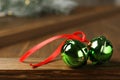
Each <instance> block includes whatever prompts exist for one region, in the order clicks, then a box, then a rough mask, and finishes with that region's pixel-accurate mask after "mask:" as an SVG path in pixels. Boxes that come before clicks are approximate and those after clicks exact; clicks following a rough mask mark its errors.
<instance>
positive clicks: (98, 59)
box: [88, 36, 113, 64]
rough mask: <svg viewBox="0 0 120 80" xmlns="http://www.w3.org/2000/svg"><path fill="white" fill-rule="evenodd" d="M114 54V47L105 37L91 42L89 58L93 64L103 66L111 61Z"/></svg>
mask: <svg viewBox="0 0 120 80" xmlns="http://www.w3.org/2000/svg"><path fill="white" fill-rule="evenodd" d="M112 53H113V46H112V44H111V42H110V41H109V40H107V39H106V38H105V37H104V36H100V37H97V38H94V39H93V40H91V46H90V48H89V53H88V54H89V58H90V60H91V61H92V62H93V64H101V63H104V62H106V61H109V59H110V58H111V56H112Z"/></svg>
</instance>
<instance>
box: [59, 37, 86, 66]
mask: <svg viewBox="0 0 120 80" xmlns="http://www.w3.org/2000/svg"><path fill="white" fill-rule="evenodd" d="M61 53H62V59H63V61H64V62H65V63H66V64H67V65H68V66H70V67H79V66H82V65H85V64H86V63H87V59H88V49H87V47H86V46H85V44H83V43H81V42H80V41H78V40H71V39H70V40H67V41H66V42H65V44H64V45H63V47H62V50H61Z"/></svg>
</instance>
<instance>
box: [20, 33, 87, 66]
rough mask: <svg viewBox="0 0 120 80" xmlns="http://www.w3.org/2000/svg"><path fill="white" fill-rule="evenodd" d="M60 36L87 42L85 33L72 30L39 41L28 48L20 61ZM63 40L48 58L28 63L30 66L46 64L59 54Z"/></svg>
mask: <svg viewBox="0 0 120 80" xmlns="http://www.w3.org/2000/svg"><path fill="white" fill-rule="evenodd" d="M61 38H65V39H66V40H67V39H75V40H79V41H80V42H87V43H89V41H88V40H87V39H86V36H85V34H84V33H83V32H82V31H78V32H74V33H73V34H63V35H57V36H53V37H51V38H49V39H47V40H45V41H43V42H41V43H39V44H38V45H36V46H34V47H33V48H32V49H30V50H28V51H27V52H26V53H25V54H24V55H23V56H22V57H21V58H20V62H23V61H24V60H25V59H26V58H28V57H29V56H30V55H32V54H33V53H34V52H36V51H37V50H39V49H40V48H42V47H44V46H45V45H47V44H48V43H51V42H52V41H54V40H57V39H61ZM66 40H65V41H66ZM65 41H63V42H62V43H61V44H60V45H59V47H58V48H57V49H56V50H55V51H54V52H53V53H52V54H51V55H50V56H49V57H48V58H46V59H45V60H43V61H42V62H39V63H37V64H30V66H32V67H33V68H36V67H39V66H42V65H44V64H47V63H49V62H51V61H52V60H54V59H55V58H56V57H57V56H58V55H59V54H60V52H61V48H62V46H63V45H64V43H65Z"/></svg>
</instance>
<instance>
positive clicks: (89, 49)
mask: <svg viewBox="0 0 120 80" xmlns="http://www.w3.org/2000/svg"><path fill="white" fill-rule="evenodd" d="M61 53H62V59H63V61H64V62H65V63H66V64H67V65H68V66H70V67H79V66H82V65H85V64H86V63H87V60H88V59H90V61H92V63H93V64H102V63H105V62H107V61H109V60H110V58H111V56H112V53H113V46H112V44H111V42H110V41H109V40H107V39H106V38H105V37H104V36H100V37H97V38H94V39H92V40H91V41H90V45H87V46H86V45H85V44H84V43H82V42H80V41H78V40H72V39H69V40H66V42H65V44H64V45H63V47H62V49H61Z"/></svg>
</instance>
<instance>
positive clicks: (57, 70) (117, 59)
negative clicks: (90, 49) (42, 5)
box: [0, 8, 120, 80]
mask: <svg viewBox="0 0 120 80" xmlns="http://www.w3.org/2000/svg"><path fill="white" fill-rule="evenodd" d="M96 9H97V8H96ZM99 9H100V8H99ZM102 9H103V8H101V10H102ZM103 10H104V9H103ZM98 11H99V10H98ZM114 11H116V12H114ZM88 12H89V11H88ZM103 13H104V12H102V15H100V14H101V13H99V15H100V16H99V15H97V17H94V16H92V17H93V18H92V17H90V15H89V17H88V16H87V17H85V16H84V18H85V19H84V18H82V19H83V20H85V21H82V20H81V19H80V18H81V17H79V18H77V16H78V15H77V16H76V17H75V16H74V17H72V18H71V16H69V17H67V18H69V19H71V20H72V21H73V24H72V21H71V20H70V22H71V23H68V22H69V20H68V22H67V20H66V21H63V22H65V23H63V22H62V23H61V26H64V27H62V28H61V27H60V26H59V25H58V26H57V24H58V23H59V21H58V22H57V23H54V24H55V25H54V27H52V25H53V24H52V23H51V24H52V25H50V24H49V25H50V28H51V29H52V31H51V30H49V29H50V28H48V27H45V26H42V27H45V28H46V29H44V30H46V31H45V33H43V32H44V31H42V30H41V29H40V28H37V29H40V30H41V31H42V33H41V34H40V33H39V32H36V33H35V30H36V29H33V34H34V35H36V34H37V37H34V36H33V35H31V34H32V33H30V32H29V31H31V30H30V29H29V26H30V27H31V25H30V24H31V22H32V21H33V22H35V21H34V20H32V19H31V20H30V23H29V24H28V22H27V20H25V19H24V20H25V22H27V24H25V23H24V25H23V26H24V27H25V25H26V26H27V28H28V33H30V34H27V33H26V32H27V31H23V32H25V35H30V36H26V37H27V38H26V39H24V37H23V36H24V34H20V33H22V32H19V33H17V31H13V33H12V32H11V35H12V37H11V35H9V34H8V33H7V32H6V34H5V35H4V34H3V35H4V37H3V39H2V37H1V39H2V40H5V41H2V40H1V44H2V43H5V42H6V43H5V45H4V44H2V45H1V48H0V54H1V55H0V79H1V80H2V79H4V80H5V79H6V80H7V79H15V80H23V79H27V80H34V79H39V80H79V79H81V80H87V79H95V80H101V79H105V80H106V79H108V80H118V79H120V54H119V53H120V42H119V40H120V37H119V32H120V12H119V9H116V10H115V9H113V11H111V13H110V11H109V14H108V12H107V14H108V15H107V14H106V13H104V15H103ZM92 15H93V13H92ZM72 16H73V15H72ZM79 16H80V15H79ZM82 17H83V16H82ZM67 18H66V17H65V19H67ZM89 18H90V19H89ZM4 19H5V18H3V21H4ZM7 19H11V18H7ZM55 19H56V18H55ZM73 19H74V20H73ZM19 20H21V21H22V19H18V21H19ZM61 20H62V19H61V18H60V21H61ZM0 21H1V22H0V23H1V24H0V25H5V24H2V23H3V22H2V19H1V20H0ZM10 21H11V20H10ZM38 21H39V19H37V21H36V22H35V23H36V25H37V27H38V25H40V26H41V24H39V22H38ZM12 23H13V22H10V23H9V20H8V24H11V25H13V24H12ZM16 23H17V22H16ZM18 23H20V22H18ZM35 23H34V25H33V26H36V25H35ZM22 24H23V22H21V23H20V24H18V25H19V26H20V25H21V26H22ZM6 25H7V24H6ZM16 25H17V24H16ZM43 25H45V23H44V24H43ZM14 26H15V24H14ZM68 26H69V27H68ZM34 28H35V27H34ZM57 28H58V29H57ZM14 29H15V28H14ZM14 29H13V30H14ZM19 29H20V28H19ZM31 29H32V28H31ZM2 30H3V33H5V28H1V33H2ZM7 30H8V31H10V28H9V29H8V28H6V31H7ZM21 30H22V28H21ZM26 30H27V29H26ZM79 30H81V31H84V32H85V33H86V35H87V37H88V39H89V40H91V39H92V38H94V37H96V36H99V35H105V36H106V37H107V38H108V39H109V40H111V42H112V44H113V46H114V53H113V56H112V58H111V60H110V62H109V63H105V64H103V65H97V66H95V65H92V64H91V63H90V62H88V64H87V65H86V66H83V67H80V68H78V69H72V68H69V67H68V66H66V65H65V64H64V63H63V61H62V60H61V57H60V56H59V57H58V58H57V59H56V60H55V61H53V62H51V63H49V64H46V65H44V66H41V67H39V68H36V69H32V68H31V67H30V66H29V64H28V63H30V62H33V63H34V62H39V61H41V60H43V59H44V58H46V57H48V56H49V55H50V54H51V53H52V52H53V51H54V50H55V49H56V47H57V46H58V45H59V44H60V43H61V41H62V40H57V41H54V42H52V43H50V44H49V45H47V46H45V47H44V48H42V49H41V50H39V51H37V52H36V53H35V54H33V55H32V56H31V57H30V58H29V59H27V60H26V63H20V62H19V61H18V60H19V57H20V56H21V55H22V54H23V53H25V52H26V51H27V50H28V49H30V48H32V47H33V46H34V45H36V44H38V43H39V42H41V41H43V40H45V39H47V38H49V37H52V36H54V35H58V34H63V33H73V32H74V31H79ZM11 31H12V29H11ZM18 31H19V30H18ZM36 31H37V30H36ZM14 32H15V33H14ZM16 33H17V35H18V34H19V35H18V37H17V38H19V39H16V36H17V35H15V34H16ZM1 35H2V34H1ZM6 35H7V36H6ZM13 35H14V36H15V37H13ZM5 37H8V38H5ZM10 37H11V38H10ZM7 40H8V42H9V43H10V44H9V43H8V42H7ZM14 41H15V43H14ZM13 43H14V44H13Z"/></svg>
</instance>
